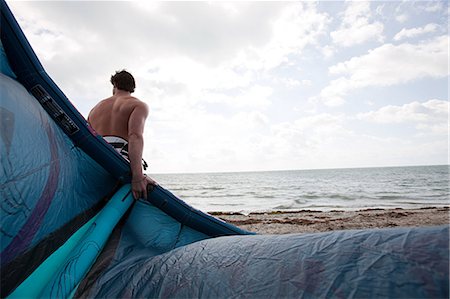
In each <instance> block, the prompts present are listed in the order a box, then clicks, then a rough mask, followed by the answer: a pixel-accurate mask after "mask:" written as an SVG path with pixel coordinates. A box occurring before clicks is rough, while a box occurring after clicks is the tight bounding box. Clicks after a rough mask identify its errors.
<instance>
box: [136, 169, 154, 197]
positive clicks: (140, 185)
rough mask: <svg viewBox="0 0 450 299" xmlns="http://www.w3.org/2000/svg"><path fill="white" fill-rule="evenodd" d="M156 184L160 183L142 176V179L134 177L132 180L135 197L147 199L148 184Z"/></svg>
mask: <svg viewBox="0 0 450 299" xmlns="http://www.w3.org/2000/svg"><path fill="white" fill-rule="evenodd" d="M148 184H150V185H153V186H156V185H158V183H157V182H156V181H154V180H153V179H151V178H149V177H147V176H145V175H144V176H142V177H141V178H140V179H134V178H133V179H132V180H131V192H132V193H133V197H134V199H139V198H144V199H147V195H148V194H147V185H148Z"/></svg>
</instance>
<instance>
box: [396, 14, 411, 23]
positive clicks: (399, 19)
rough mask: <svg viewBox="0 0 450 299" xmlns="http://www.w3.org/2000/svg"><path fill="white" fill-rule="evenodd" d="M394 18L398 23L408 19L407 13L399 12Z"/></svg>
mask: <svg viewBox="0 0 450 299" xmlns="http://www.w3.org/2000/svg"><path fill="white" fill-rule="evenodd" d="M395 19H396V20H397V22H399V23H405V22H406V21H408V19H409V16H408V15H407V14H400V15H398V16H397V17H395Z"/></svg>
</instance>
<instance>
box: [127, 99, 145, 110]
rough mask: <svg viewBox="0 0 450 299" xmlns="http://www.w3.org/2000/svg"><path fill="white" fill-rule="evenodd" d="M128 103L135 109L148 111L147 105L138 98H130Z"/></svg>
mask: <svg viewBox="0 0 450 299" xmlns="http://www.w3.org/2000/svg"><path fill="white" fill-rule="evenodd" d="M128 103H129V104H130V105H132V106H133V107H139V108H144V109H148V106H147V104H146V103H145V102H144V101H141V100H140V99H138V98H136V97H130V98H129V101H128Z"/></svg>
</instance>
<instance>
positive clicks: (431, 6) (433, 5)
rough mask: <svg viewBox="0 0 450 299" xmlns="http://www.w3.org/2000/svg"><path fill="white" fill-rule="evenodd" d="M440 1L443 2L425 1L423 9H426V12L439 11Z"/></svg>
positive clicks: (440, 7) (440, 8)
mask: <svg viewBox="0 0 450 299" xmlns="http://www.w3.org/2000/svg"><path fill="white" fill-rule="evenodd" d="M442 3H444V2H440V1H427V2H425V11H427V12H438V11H441V10H442ZM447 4H448V3H447Z"/></svg>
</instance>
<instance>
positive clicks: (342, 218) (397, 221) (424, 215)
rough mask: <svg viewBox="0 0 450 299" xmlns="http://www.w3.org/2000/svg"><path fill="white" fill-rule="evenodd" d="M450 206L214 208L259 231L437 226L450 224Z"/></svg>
mask: <svg viewBox="0 0 450 299" xmlns="http://www.w3.org/2000/svg"><path fill="white" fill-rule="evenodd" d="M449 213H450V207H449V206H442V207H424V208H415V209H403V208H393V209H382V208H375V209H361V210H355V211H337V210H334V211H326V212H324V211H311V210H303V211H271V212H266V213H264V212H255V213H250V214H248V215H243V214H240V213H234V212H212V213H210V214H211V215H213V216H214V217H217V218H220V219H222V220H224V221H226V222H229V223H230V224H233V225H236V226H238V227H240V228H242V229H244V230H248V231H251V232H255V233H259V234H290V233H313V232H326V231H333V230H347V229H371V228H385V227H411V226H435V225H445V224H447V225H448V224H450V214H449Z"/></svg>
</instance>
